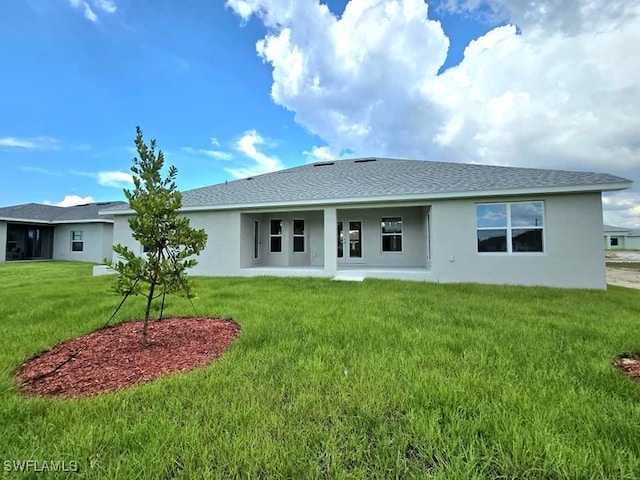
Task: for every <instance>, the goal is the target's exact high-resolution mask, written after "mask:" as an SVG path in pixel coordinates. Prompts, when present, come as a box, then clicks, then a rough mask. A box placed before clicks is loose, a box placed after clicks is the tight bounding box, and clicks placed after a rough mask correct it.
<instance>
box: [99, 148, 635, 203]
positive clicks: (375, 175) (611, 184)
mask: <svg viewBox="0 0 640 480" xmlns="http://www.w3.org/2000/svg"><path fill="white" fill-rule="evenodd" d="M630 183H631V180H627V179H625V178H621V177H616V176H613V175H609V174H606V173H591V172H572V171H563V170H542V169H533V168H516V167H500V166H490V165H476V164H464V163H444V162H430V161H422V160H398V159H389V158H362V159H351V160H336V161H332V162H319V163H314V164H308V165H303V166H299V167H294V168H289V169H286V170H280V171H277V172H273V173H266V174H263V175H258V176H255V177H249V178H245V179H241V180H234V181H230V182H226V183H221V184H217V185H212V186H208V187H202V188H196V189H194V190H187V191H185V192H182V204H183V207H184V208H189V207H200V206H202V207H204V206H233V205H261V204H270V203H287V202H291V203H296V202H309V201H312V202H318V203H321V202H322V201H336V200H340V199H349V200H353V199H359V198H361V199H372V198H376V197H377V198H379V199H380V200H384V199H385V197H402V196H411V195H422V196H425V197H428V196H430V195H431V196H436V197H437V196H443V195H446V194H451V195H454V194H468V193H476V192H477V193H481V192H492V193H495V192H500V193H508V192H509V191H514V192H515V191H517V190H523V189H539V190H540V191H543V190H544V189H549V190H553V189H554V188H562V187H564V188H565V190H564V191H571V189H572V188H574V187H575V191H578V190H588V189H589V188H587V187H593V188H590V189H591V190H592V191H597V190H602V191H605V190H613V189H623V188H628V187H629V186H630ZM581 187H582V188H581ZM114 210H122V208H118V209H112V210H111V211H112V212H114V213H117V212H116V211H114ZM124 210H127V209H126V208H124Z"/></svg>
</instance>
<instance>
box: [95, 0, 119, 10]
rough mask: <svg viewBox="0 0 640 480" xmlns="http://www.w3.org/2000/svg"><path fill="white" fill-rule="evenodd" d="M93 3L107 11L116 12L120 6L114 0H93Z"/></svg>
mask: <svg viewBox="0 0 640 480" xmlns="http://www.w3.org/2000/svg"><path fill="white" fill-rule="evenodd" d="M92 3H93V5H94V6H95V7H96V8H99V9H100V10H103V11H105V12H107V13H115V12H116V10H117V9H118V7H116V2H114V1H113V0H92Z"/></svg>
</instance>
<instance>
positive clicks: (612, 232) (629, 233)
mask: <svg viewBox="0 0 640 480" xmlns="http://www.w3.org/2000/svg"><path fill="white" fill-rule="evenodd" d="M602 230H603V231H604V248H606V249H607V250H640V230H633V229H630V228H626V227H614V226H613V225H603V226H602Z"/></svg>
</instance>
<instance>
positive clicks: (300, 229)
mask: <svg viewBox="0 0 640 480" xmlns="http://www.w3.org/2000/svg"><path fill="white" fill-rule="evenodd" d="M293 252H294V253H302V252H304V220H294V221H293Z"/></svg>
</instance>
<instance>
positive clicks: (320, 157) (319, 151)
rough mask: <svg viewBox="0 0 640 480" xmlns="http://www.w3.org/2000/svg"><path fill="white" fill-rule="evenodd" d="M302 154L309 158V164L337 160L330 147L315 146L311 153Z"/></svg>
mask: <svg viewBox="0 0 640 480" xmlns="http://www.w3.org/2000/svg"><path fill="white" fill-rule="evenodd" d="M302 154H303V155H304V156H305V157H307V162H309V163H314V162H328V161H331V160H335V158H336V157H335V155H333V153H331V149H330V148H329V147H328V146H326V145H325V146H324V147H318V146H316V145H314V146H313V147H311V151H304V152H302Z"/></svg>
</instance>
